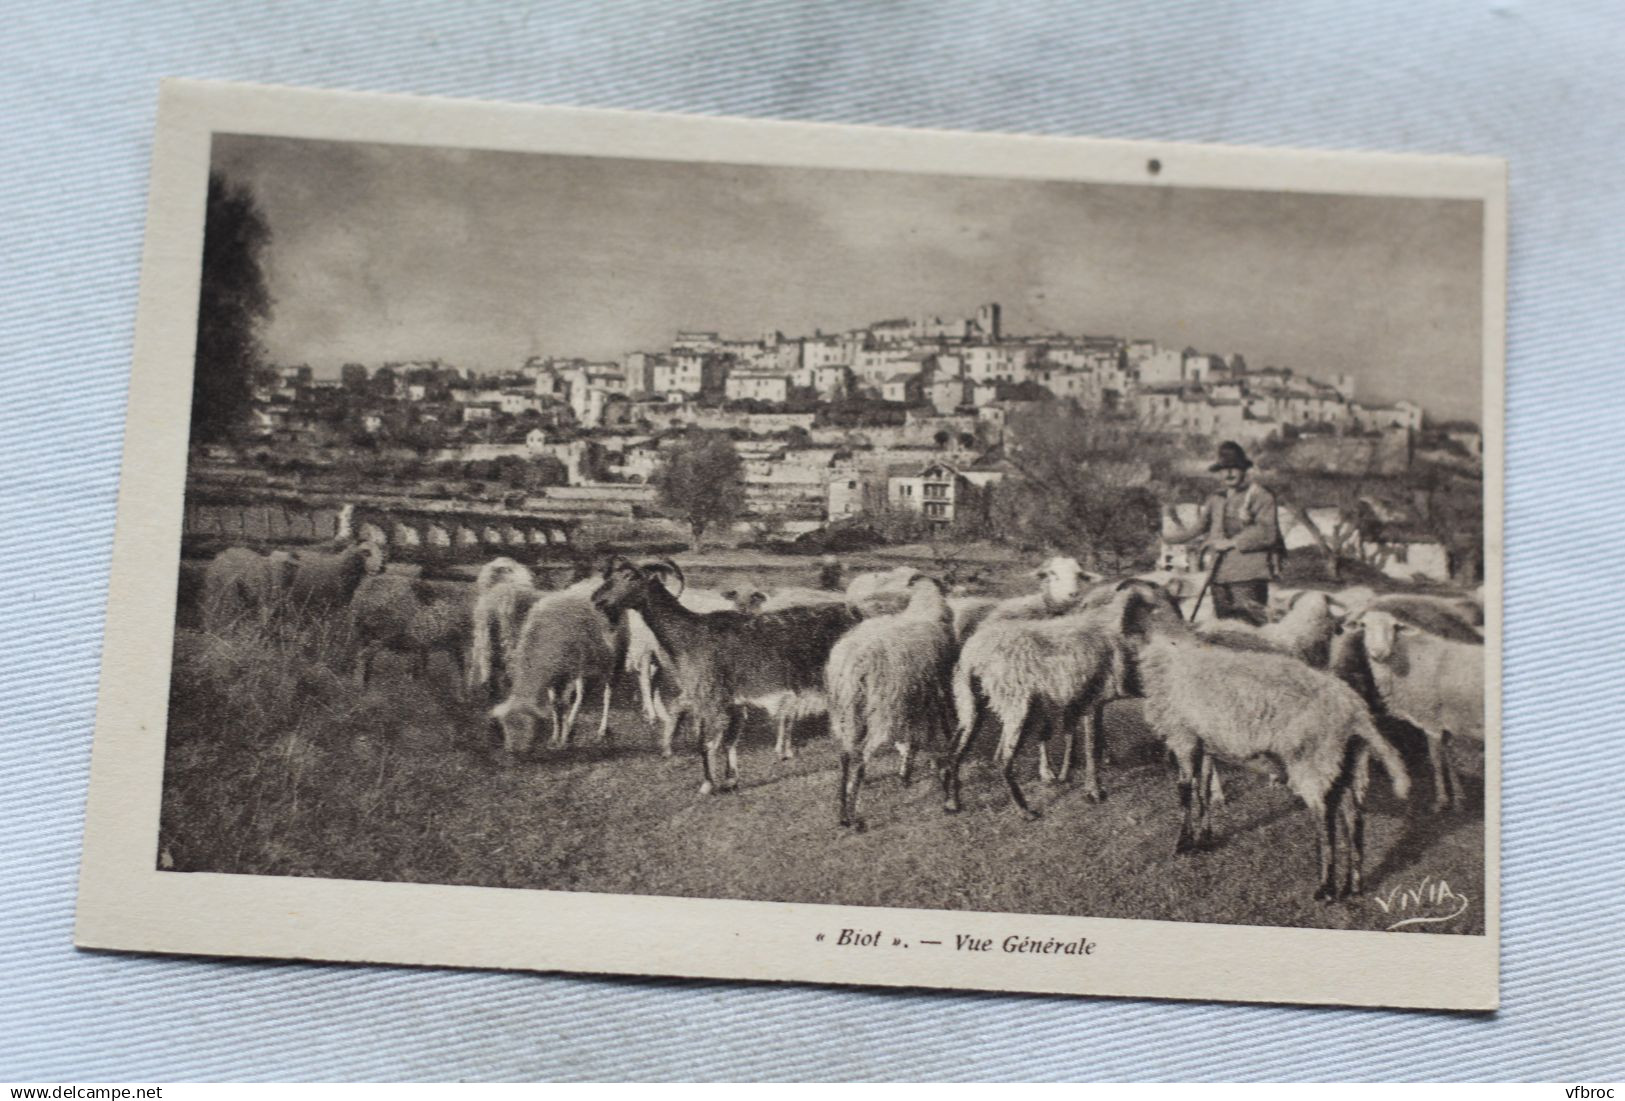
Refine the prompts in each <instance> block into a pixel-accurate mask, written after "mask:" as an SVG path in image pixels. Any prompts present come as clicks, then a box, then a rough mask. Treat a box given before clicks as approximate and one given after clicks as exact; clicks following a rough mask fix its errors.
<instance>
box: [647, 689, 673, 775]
mask: <svg viewBox="0 0 1625 1101" xmlns="http://www.w3.org/2000/svg"><path fill="white" fill-rule="evenodd" d="M650 700H651V706H653V708H654V715H653V716H652V717H651V718H650V719H649V722H650V725H653V724H655V723H657V722H658V723H659V724H660V729H661V730H662V731H664V730H665V728H666V724H667V723H669V722H671V711H670V710H668V709H667V707H666V698H665V696H663V695H661V692H660V686H659V685H658V684H657V685H652V686H651V687H650ZM666 756H668V757H669V756H671V754H670V753H667V754H666Z"/></svg>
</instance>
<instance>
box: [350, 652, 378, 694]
mask: <svg viewBox="0 0 1625 1101" xmlns="http://www.w3.org/2000/svg"><path fill="white" fill-rule="evenodd" d="M377 654H378V647H377V646H375V645H373V644H372V643H368V644H367V645H366V646H363V647H362V648H361V653H360V655H359V656H358V657H357V658H356V663H355V668H356V676H357V678H358V679H359V680H360V682H361V687H363V688H365V687H367V681H368V680H370V679H372V659H373V658H374V657H376V656H377Z"/></svg>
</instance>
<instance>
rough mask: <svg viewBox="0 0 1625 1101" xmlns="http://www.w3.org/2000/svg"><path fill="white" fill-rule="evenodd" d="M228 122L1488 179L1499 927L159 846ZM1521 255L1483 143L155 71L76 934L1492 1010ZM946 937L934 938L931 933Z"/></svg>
mask: <svg viewBox="0 0 1625 1101" xmlns="http://www.w3.org/2000/svg"><path fill="white" fill-rule="evenodd" d="M216 132H221V133H252V134H263V135H283V136H291V137H293V136H296V137H302V138H318V139H331V140H348V141H372V142H393V143H405V144H420V145H446V146H460V147H467V148H479V149H502V150H513V151H524V152H552V153H576V154H584V155H596V156H617V157H644V158H653V159H670V160H707V161H726V162H730V163H739V164H774V165H785V164H793V165H806V166H820V167H846V168H867V169H889V170H895V171H910V172H938V173H954V174H958V175H982V176H988V175H994V176H999V177H1025V178H1053V179H1072V180H1085V181H1093V182H1103V183H1132V184H1145V185H1150V186H1201V187H1226V188H1253V189H1260V188H1261V189H1269V190H1284V191H1304V192H1322V193H1333V192H1335V193H1342V194H1372V195H1407V196H1416V197H1429V198H1463V199H1477V200H1481V201H1482V202H1483V203H1484V219H1485V221H1484V280H1483V287H1484V306H1483V308H1484V327H1483V334H1484V337H1483V352H1484V393H1485V410H1484V416H1483V431H1484V493H1485V563H1486V571H1485V572H1486V584H1485V591H1486V628H1485V632H1486V654H1487V658H1486V660H1487V661H1488V663H1489V670H1488V672H1489V674H1490V676H1489V683H1490V684H1491V685H1492V686H1494V687H1493V688H1492V690H1491V692H1490V696H1489V700H1488V701H1487V706H1488V710H1487V714H1486V720H1487V721H1486V729H1487V734H1486V738H1487V741H1486V752H1485V846H1486V853H1485V876H1486V891H1487V897H1486V899H1485V921H1486V933H1485V935H1483V936H1461V935H1453V934H1452V935H1409V934H1398V933H1374V932H1358V931H1345V930H1325V929H1295V928H1279V927H1262V926H1240V925H1208V924H1188V923H1178V922H1163V921H1140V920H1122V919H1104V918H1080V917H1065V916H1040V915H1017V914H1002V913H1000V914H992V913H961V912H952V911H935V910H896V909H884V908H872V907H856V906H829V905H812V904H788V903H768V902H748V901H728V900H711V899H686V898H665V897H645V896H633V895H609V894H592V893H584V892H560V891H544V890H509V889H500V888H489V887H454V886H433V885H420V884H402V883H374V882H357V881H340V880H322V879H307V878H295V877H274V876H243V875H220V874H208V873H187V874H180V873H173V872H161V871H159V870H157V869H156V867H155V864H156V848H157V837H158V818H159V806H160V801H161V796H162V776H163V757H164V730H165V725H166V718H165V715H166V710H167V700H168V692H169V675H170V654H171V644H172V641H173V634H172V632H173V621H174V604H175V596H176V562H177V559H178V555H179V545H180V532H181V526H182V524H181V520H182V495H183V486H184V480H185V469H186V440H187V419H188V417H187V411H188V409H189V407H190V390H191V363H192V352H193V340H194V334H195V332H196V310H197V301H198V295H197V292H198V279H199V262H198V260H199V256H200V255H201V246H202V233H203V210H204V203H205V192H206V186H207V176H208V172H207V167H208V164H209V151H210V140H211V136H212V134H213V133H216ZM1152 160H1156V161H1157V162H1159V171H1157V172H1156V173H1155V174H1154V175H1153V174H1152V173H1151V172H1150V170H1149V167H1148V165H1149V162H1150V161H1152ZM994 168H996V169H997V170H996V171H993V170H992V169H994ZM1506 255H1507V253H1506V174H1505V164H1504V162H1502V161H1499V160H1495V159H1491V158H1482V157H1421V156H1410V155H1391V154H1376V153H1321V152H1313V151H1301V150H1300V151H1288V150H1270V149H1256V148H1241V147H1219V146H1198V145H1184V144H1174V143H1158V142H1129V141H1098V140H1086V139H1076V138H1047V137H1030V136H1010V135H994V134H972V133H943V132H935V131H905V130H890V129H881V128H869V127H843V126H832V125H824V124H807V123H783V122H757V121H750V120H741V119H713V118H701V117H697V116H682V115H650V114H637V113H631V112H620V111H600V110H584V109H563V108H543V107H534V106H521V105H510V104H487V103H477V102H471V101H454V100H443V99H424V98H414V97H407V96H385V95H372V94H363V93H348V92H323V91H312V90H303V89H277V88H267V87H258V86H252V85H241V84H223V83H214V82H200V81H168V82H165V84H164V86H163V89H162V93H161V99H160V111H159V123H158V130H157V135H156V140H155V143H154V149H153V165H152V173H151V184H150V193H149V198H148V223H147V235H146V244H145V250H144V254H143V259H142V275H141V289H140V297H139V313H138V317H137V324H136V338H135V354H134V363H133V368H132V375H131V381H130V392H129V406H128V414H127V422H126V436H125V448H124V460H123V468H122V477H121V483H120V490H119V501H118V515H117V530H116V538H115V545H114V550H113V561H112V573H111V579H110V587H109V597H108V612H107V627H106V636H105V641H104V649H103V659H102V660H103V664H102V679H101V687H100V694H99V698H98V705H97V718H96V730H95V745H94V752H93V757H92V765H91V783H90V794H89V798H88V802H87V808H86V824H85V844H84V858H83V863H82V867H81V873H80V891H79V906H78V920H77V926H76V930H75V941H76V943H77V944H79V945H80V946H82V947H86V948H110V949H126V950H136V951H155V952H168V953H183V954H200V955H225V956H265V957H280V958H296V959H321V960H347V961H356V962H384V963H399V964H422V965H447V966H466V967H481V968H518V969H534V970H560V971H580V972H596V973H617V974H639V975H674V976H692V977H712V978H726V979H750V980H780V981H812V982H832V983H854V984H863V985H879V986H924V987H939V988H963V989H979V990H1007V991H1028V992H1045V993H1049V992H1054V993H1069V994H1106V995H1127V996H1145V997H1166V998H1199V999H1211V1000H1236V1001H1285V1002H1303V1003H1335V1004H1350V1005H1384V1006H1415V1007H1431V1008H1446V1009H1473V1010H1488V1009H1493V1008H1495V1007H1496V1005H1497V1000H1498V976H1499V960H1498V946H1499V940H1500V916H1499V914H1500V897H1499V896H1500V859H1499V857H1500V806H1501V799H1500V779H1501V762H1500V726H1501V700H1500V692H1499V685H1500V672H1501V624H1502V619H1501V589H1502V567H1503V562H1502V543H1503V532H1502V523H1503V518H1502V496H1503V487H1504V472H1503V461H1504V459H1503V456H1504V401H1505V380H1504V367H1503V364H1504V355H1505V302H1506ZM843 929H853V930H859V931H862V932H863V933H866V934H867V933H876V932H877V933H879V942H878V943H877V944H875V945H874V946H872V947H854V946H851V945H841V944H839V943H838V941H839V935H840V932H841V930H843ZM820 935H822V936H823V938H824V939H823V940H819V939H818V938H819V936H820ZM958 936H967V937H973V938H981V939H989V940H991V941H992V942H993V944H992V947H991V949H990V950H988V951H985V952H968V951H961V950H959V949H958V948H956V947H954V945H955V938H956V937H958ZM1007 937H1016V938H1018V939H1019V938H1022V937H1027V938H1033V939H1035V940H1038V941H1045V940H1049V939H1053V940H1055V941H1057V942H1064V943H1074V944H1080V945H1081V944H1089V945H1092V946H1093V947H1092V948H1089V950H1088V951H1087V953H1085V952H1082V951H1080V952H1077V953H1073V954H1059V953H1057V954H1051V955H1035V954H1022V953H1019V952H1006V951H1004V950H1003V943H1004V941H1005V939H1006V938H1007ZM1080 938H1081V941H1080ZM894 939H895V940H896V941H897V943H893V941H894ZM928 940H941V941H942V942H943V943H942V944H940V945H930V944H925V943H921V942H923V941H928ZM904 944H906V945H907V947H904V946H903V945H904Z"/></svg>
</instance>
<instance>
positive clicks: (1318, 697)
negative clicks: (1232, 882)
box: [1125, 591, 1410, 899]
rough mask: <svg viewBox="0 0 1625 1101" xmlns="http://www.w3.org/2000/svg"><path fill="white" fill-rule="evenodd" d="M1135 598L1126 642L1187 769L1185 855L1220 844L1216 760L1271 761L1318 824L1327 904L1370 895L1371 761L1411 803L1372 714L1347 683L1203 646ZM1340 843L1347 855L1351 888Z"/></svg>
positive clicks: (1181, 625) (1286, 661) (1174, 619)
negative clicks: (1214, 796) (1211, 788)
mask: <svg viewBox="0 0 1625 1101" xmlns="http://www.w3.org/2000/svg"><path fill="white" fill-rule="evenodd" d="M1131 597H1132V600H1133V604H1132V605H1131V608H1130V612H1129V615H1128V616H1127V617H1126V619H1125V631H1126V633H1127V636H1128V637H1129V638H1130V639H1131V644H1132V645H1133V646H1134V648H1135V665H1136V672H1137V675H1138V680H1139V682H1140V684H1139V686H1140V690H1141V694H1142V695H1143V696H1144V697H1145V715H1146V720H1147V721H1148V722H1149V723H1150V724H1151V726H1152V728H1153V729H1155V730H1156V731H1157V733H1158V734H1159V735H1161V737H1162V738H1163V740H1164V741H1165V742H1166V743H1167V745H1168V748H1169V749H1170V750H1171V751H1172V752H1173V754H1174V756H1175V758H1176V759H1177V760H1178V762H1179V769H1180V774H1179V798H1180V803H1181V804H1182V806H1183V807H1184V810H1185V818H1184V822H1183V823H1182V825H1181V827H1180V834H1179V841H1178V844H1177V846H1176V851H1177V852H1187V851H1190V850H1192V849H1195V848H1201V847H1204V846H1205V845H1206V844H1207V843H1208V842H1209V841H1210V840H1211V837H1212V829H1211V826H1210V823H1209V807H1210V800H1209V799H1208V796H1207V780H1206V778H1207V776H1208V774H1209V771H1210V769H1211V767H1212V765H1211V762H1212V759H1213V758H1215V757H1217V758H1220V759H1223V760H1226V761H1232V762H1236V763H1246V762H1249V761H1255V760H1259V759H1267V760H1269V761H1271V762H1272V763H1273V764H1275V765H1277V766H1279V767H1280V768H1281V770H1282V771H1283V772H1284V774H1285V779H1286V783H1287V785H1288V786H1289V787H1290V788H1291V789H1292V791H1293V792H1294V793H1295V794H1296V795H1297V796H1298V797H1299V798H1300V799H1302V800H1303V802H1304V805H1305V806H1307V807H1308V808H1309V813H1310V816H1311V818H1312V819H1313V820H1314V822H1315V824H1316V828H1317V830H1318V840H1319V851H1320V876H1319V882H1318V884H1317V886H1316V889H1315V898H1317V899H1330V898H1333V897H1335V896H1337V895H1338V894H1339V893H1341V894H1344V895H1346V894H1357V893H1359V892H1360V891H1361V890H1362V889H1363V882H1362V876H1363V874H1364V873H1363V868H1362V863H1363V860H1364V853H1363V849H1364V813H1365V811H1364V796H1365V785H1366V768H1367V765H1366V763H1365V762H1366V759H1367V758H1366V755H1367V754H1368V753H1369V754H1375V755H1376V757H1377V759H1378V760H1379V761H1380V762H1381V763H1382V766H1383V768H1384V769H1385V770H1386V771H1387V772H1388V775H1389V779H1390V780H1391V781H1392V783H1393V787H1394V792H1395V793H1396V794H1397V795H1398V796H1399V797H1400V798H1405V797H1406V796H1407V795H1408V794H1409V791H1410V779H1409V777H1408V776H1407V774H1406V772H1405V767H1404V763H1403V762H1402V761H1401V760H1400V757H1399V754H1398V752H1397V751H1396V750H1395V749H1394V747H1393V746H1392V745H1391V744H1389V742H1388V741H1387V740H1386V739H1385V738H1383V737H1382V735H1380V734H1379V733H1378V732H1377V729H1376V726H1375V725H1374V724H1373V722H1372V719H1371V715H1370V712H1369V711H1368V710H1367V708H1366V705H1365V702H1364V701H1363V700H1362V699H1361V698H1360V697H1359V695H1358V694H1357V693H1356V692H1355V691H1354V690H1353V689H1351V688H1350V687H1348V685H1346V684H1344V683H1343V682H1342V681H1340V680H1339V679H1337V677H1335V676H1333V675H1332V674H1330V673H1327V672H1323V671H1321V670H1318V669H1311V668H1310V667H1309V666H1307V665H1305V664H1304V663H1303V662H1301V661H1299V660H1297V659H1296V658H1292V657H1288V656H1286V655H1284V654H1275V653H1267V652H1248V651H1239V650H1232V649H1228V648H1226V647H1222V646H1216V645H1214V644H1212V643H1209V642H1205V641H1203V640H1202V639H1201V638H1200V636H1198V635H1197V634H1196V633H1195V632H1194V631H1193V630H1192V629H1191V628H1190V625H1189V624H1187V623H1185V621H1184V620H1183V619H1181V618H1180V616H1179V614H1178V610H1177V609H1176V608H1175V607H1173V605H1172V604H1171V602H1169V601H1167V600H1165V599H1159V598H1158V596H1157V595H1156V594H1154V593H1153V594H1150V595H1148V594H1146V593H1143V592H1140V591H1133V592H1132V593H1131ZM1339 834H1341V835H1342V837H1343V839H1344V849H1345V851H1346V853H1347V856H1346V861H1345V865H1346V866H1345V869H1344V872H1345V875H1344V879H1343V881H1342V883H1341V884H1339V883H1338V879H1337V858H1336V853H1337V847H1338V836H1339Z"/></svg>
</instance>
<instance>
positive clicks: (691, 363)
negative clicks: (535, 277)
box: [249, 304, 1482, 572]
mask: <svg viewBox="0 0 1625 1101" xmlns="http://www.w3.org/2000/svg"><path fill="white" fill-rule="evenodd" d="M1000 313H1001V311H1000V307H999V306H998V305H997V304H987V305H983V306H981V307H979V308H977V309H976V310H975V312H974V313H973V314H971V315H970V316H965V317H956V318H946V319H945V318H939V317H930V318H917V319H908V318H902V319H891V320H883V321H876V322H873V323H871V324H868V325H864V326H861V327H859V328H854V329H850V330H847V331H844V332H839V333H825V332H814V333H812V334H810V335H802V336H792V335H786V334H785V333H782V332H779V331H770V332H765V333H761V334H759V335H756V336H752V337H736V336H724V335H722V334H719V333H717V332H702V331H684V332H679V333H677V334H676V335H675V338H674V339H673V340H672V342H671V344H670V346H669V347H667V348H664V349H661V350H658V351H631V352H628V353H626V354H625V355H623V356H622V357H621V359H620V360H619V361H599V360H587V359H582V358H565V357H556V356H555V357H546V358H543V357H532V358H530V359H528V360H526V361H525V362H523V363H521V364H518V365H517V366H516V367H515V368H513V369H512V370H509V371H503V372H500V373H491V372H486V373H480V372H476V371H474V370H471V369H467V368H462V367H459V366H457V365H455V364H450V363H446V362H442V361H440V360H426V361H413V362H393V363H382V364H377V365H372V364H359V363H348V364H345V365H344V366H343V368H342V369H341V371H340V373H339V375H338V377H319V376H317V375H316V373H315V372H314V371H313V370H312V369H311V368H310V367H308V366H303V365H289V366H280V367H276V368H273V369H270V370H267V371H264V372H261V374H260V375H259V376H257V377H256V380H255V387H254V392H253V406H252V421H251V424H252V430H251V435H252V440H251V442H250V444H249V446H250V448H253V449H257V451H256V455H257V457H258V459H259V461H261V462H271V463H275V462H286V461H295V460H297V461H301V462H306V463H315V464H317V465H320V464H322V463H324V462H340V463H342V462H344V461H354V456H355V455H357V454H359V455H365V456H374V457H376V458H377V460H378V461H386V460H389V459H390V458H391V457H393V458H394V459H396V460H400V461H407V460H410V461H414V462H416V463H418V464H421V465H425V466H428V467H431V468H436V469H440V470H445V469H450V468H451V467H452V466H453V465H455V464H462V467H463V469H464V471H465V472H466V471H468V470H470V469H474V470H479V469H482V468H480V467H479V466H478V464H486V465H485V467H484V468H483V469H484V470H485V472H486V473H487V474H488V475H489V476H491V477H494V478H497V479H499V480H506V481H507V482H508V483H510V484H512V485H515V486H517V487H519V488H523V489H526V490H527V491H530V492H534V493H540V494H542V495H545V496H546V497H547V498H548V499H549V504H550V507H575V508H579V509H581V510H582V511H583V512H588V511H592V510H593V509H601V510H605V511H607V512H610V513H615V514H618V515H624V516H626V517H629V518H631V517H639V516H644V515H648V514H649V510H650V506H651V503H652V501H653V498H654V494H653V487H652V486H650V485H649V482H650V479H651V478H652V477H653V476H654V475H655V473H656V471H657V470H658V469H659V467H660V463H661V453H662V448H663V447H666V446H669V445H670V443H671V442H672V441H673V440H676V439H680V438H681V437H682V435H683V433H684V432H685V431H686V430H688V429H690V428H700V429H708V430H713V431H722V432H726V433H728V434H729V435H730V436H731V437H732V438H733V439H734V441H735V447H736V448H737V450H738V452H739V454H740V456H741V458H742V459H743V462H744V480H745V487H744V488H745V505H746V510H747V516H748V517H749V518H750V519H751V521H752V522H753V523H754V524H755V525H756V526H757V527H758V528H764V527H768V528H772V529H773V530H774V531H775V532H777V533H780V534H782V535H786V536H794V535H796V534H798V533H804V532H807V531H810V530H813V529H816V528H819V527H822V526H824V525H828V524H831V523H836V522H840V521H843V520H850V519H852V518H857V517H863V516H866V515H874V514H877V513H880V512H884V511H892V512H897V511H902V512H911V513H914V514H917V515H918V516H919V517H920V518H921V519H923V520H924V521H925V522H926V523H927V524H930V525H936V526H941V527H943V528H946V527H947V526H949V525H951V524H952V523H953V522H954V520H955V512H956V505H958V504H959V503H960V502H961V501H962V500H963V499H964V497H965V496H966V494H967V493H974V492H975V491H977V490H980V489H984V488H985V487H987V486H989V485H994V484H997V483H998V482H999V481H1000V480H1001V479H1003V478H1004V477H1006V476H1007V475H1008V474H1009V473H1010V472H1011V469H1012V468H1011V465H1010V463H1009V461H1008V457H1007V450H1006V445H1007V443H1010V442H1012V441H1011V439H1010V434H1011V433H1014V432H1017V431H1018V430H1019V429H1018V426H1019V424H1020V423H1021V419H1022V417H1023V416H1024V415H1026V414H1031V413H1034V412H1042V411H1045V410H1053V409H1061V408H1064V409H1067V410H1069V411H1074V412H1078V413H1081V414H1084V415H1086V416H1091V417H1095V418H1099V419H1110V420H1115V421H1119V422H1128V423H1132V424H1134V425H1135V426H1136V427H1137V429H1138V430H1142V431H1144V432H1146V433H1147V434H1156V435H1161V436H1165V437H1179V438H1183V439H1186V440H1187V441H1195V440H1202V441H1216V440H1221V439H1231V440H1236V441H1239V442H1241V443H1242V444H1243V445H1244V446H1247V447H1249V448H1255V447H1271V446H1274V447H1280V446H1283V445H1289V444H1290V445H1294V446H1301V447H1303V448H1304V449H1306V450H1305V452H1304V453H1305V454H1311V455H1313V456H1315V458H1313V459H1311V460H1309V461H1310V462H1311V464H1312V465H1319V466H1323V467H1324V468H1326V469H1328V470H1332V471H1336V470H1337V469H1338V468H1339V466H1340V464H1342V465H1346V464H1347V463H1349V462H1351V461H1352V462H1354V463H1356V464H1357V465H1360V466H1362V467H1363V468H1365V469H1368V470H1370V471H1372V472H1376V473H1383V474H1396V473H1401V472H1403V470H1404V469H1405V468H1406V467H1408V465H1409V464H1410V463H1411V461H1412V460H1413V458H1414V456H1415V454H1416V448H1417V443H1418V440H1419V439H1421V438H1422V433H1423V431H1424V428H1425V427H1426V428H1428V429H1429V430H1430V431H1429V432H1428V440H1429V446H1433V447H1436V448H1438V447H1442V448H1446V449H1448V451H1449V458H1450V459H1451V461H1452V462H1453V463H1455V464H1456V465H1457V466H1459V467H1463V468H1476V465H1477V463H1478V462H1479V458H1480V455H1481V448H1482V441H1481V438H1480V436H1479V433H1478V429H1477V427H1476V426H1475V425H1471V424H1466V423H1456V424H1452V425H1443V426H1439V425H1427V424H1426V417H1425V413H1424V410H1423V409H1422V407H1421V406H1419V405H1417V404H1416V403H1414V402H1411V401H1398V402H1395V403H1392V404H1374V403H1373V404H1367V403H1363V402H1361V401H1360V400H1358V396H1357V393H1356V387H1355V383H1354V380H1353V378H1352V377H1350V376H1349V375H1346V374H1338V375H1335V376H1333V377H1331V378H1329V379H1322V378H1319V377H1315V376H1313V375H1311V374H1308V373H1304V372H1302V371H1300V370H1296V369H1294V368H1290V367H1279V366H1260V367H1253V366H1251V365H1249V364H1248V363H1247V362H1246V360H1245V359H1244V358H1243V356H1242V355H1241V354H1239V353H1233V352H1230V353H1224V354H1215V353H1212V352H1205V351H1199V350H1197V349H1195V348H1184V349H1173V348H1165V347H1161V346H1159V345H1158V344H1157V343H1156V342H1154V341H1150V340H1136V339H1128V338H1123V337H1116V336H1090V335H1069V334H1062V333H1046V334H1032V335H1019V336H1018V335H1011V334H1008V333H1006V332H1004V331H1003V328H1002V325H1001V317H1000ZM1351 456H1352V458H1351ZM347 457H348V458H347ZM470 464H474V465H473V466H471V465H470ZM1300 465H1301V464H1300ZM516 471H517V472H519V473H518V474H517V475H516V473H515V472H516ZM1429 572H1431V570H1430V571H1429Z"/></svg>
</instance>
